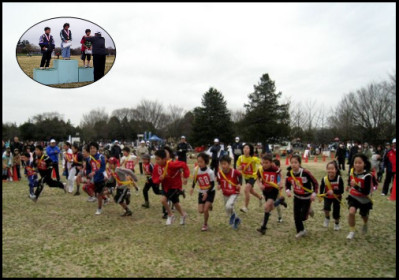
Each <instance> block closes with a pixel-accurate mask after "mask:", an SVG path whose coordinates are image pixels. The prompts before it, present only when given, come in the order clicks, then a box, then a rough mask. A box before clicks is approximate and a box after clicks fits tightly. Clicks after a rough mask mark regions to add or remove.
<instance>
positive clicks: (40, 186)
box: [35, 170, 64, 198]
mask: <svg viewBox="0 0 399 280" xmlns="http://www.w3.org/2000/svg"><path fill="white" fill-rule="evenodd" d="M51 172H52V171H51V170H50V172H47V174H46V175H45V176H43V177H42V178H40V180H39V183H38V186H37V188H36V191H35V196H36V198H39V196H40V194H41V193H42V191H43V188H44V184H47V185H48V186H49V187H50V188H59V189H62V190H63V189H64V184H63V183H61V182H58V181H55V180H53V179H51Z"/></svg>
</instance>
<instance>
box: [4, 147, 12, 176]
mask: <svg viewBox="0 0 399 280" xmlns="http://www.w3.org/2000/svg"><path fill="white" fill-rule="evenodd" d="M2 163H3V170H2V171H3V182H7V181H12V175H11V166H12V153H11V149H10V147H7V148H6V151H5V152H4V153H3V156H2Z"/></svg>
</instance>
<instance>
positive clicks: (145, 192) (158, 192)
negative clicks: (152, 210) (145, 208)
mask: <svg viewBox="0 0 399 280" xmlns="http://www.w3.org/2000/svg"><path fill="white" fill-rule="evenodd" d="M151 188H152V191H153V192H154V194H156V195H161V194H162V190H160V189H159V185H156V184H154V182H152V181H151V180H150V181H149V182H148V183H146V184H145V186H144V189H143V195H144V200H145V202H149V199H148V191H149V190H150V189H151Z"/></svg>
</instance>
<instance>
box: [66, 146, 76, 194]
mask: <svg viewBox="0 0 399 280" xmlns="http://www.w3.org/2000/svg"><path fill="white" fill-rule="evenodd" d="M71 147H72V146H71V143H69V142H65V143H64V146H63V150H64V151H65V152H64V174H65V176H66V179H67V184H66V185H67V188H68V192H69V193H72V192H73V185H74V181H75V175H74V176H73V177H72V178H73V179H72V180H70V177H71V176H70V174H71V169H72V164H73V152H72V149H71Z"/></svg>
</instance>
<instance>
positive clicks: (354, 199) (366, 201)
mask: <svg viewBox="0 0 399 280" xmlns="http://www.w3.org/2000/svg"><path fill="white" fill-rule="evenodd" d="M352 164H353V168H352V169H351V171H350V177H349V179H348V183H349V187H348V189H349V188H350V190H349V196H348V198H347V200H348V207H349V216H348V223H349V228H350V232H349V234H348V236H347V239H348V240H352V239H353V238H354V237H355V226H356V217H355V215H356V212H357V210H358V209H359V210H360V216H361V217H362V219H363V228H362V233H363V234H366V233H367V230H368V225H367V222H368V218H369V213H370V210H371V209H373V201H372V199H371V196H370V194H371V188H372V182H373V181H372V177H373V176H372V175H371V173H370V171H371V163H370V161H369V159H368V157H367V156H366V155H364V154H356V155H355V156H354V157H353V163H352Z"/></svg>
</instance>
